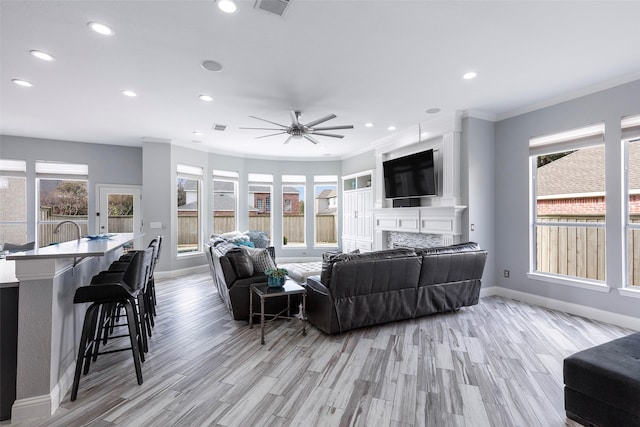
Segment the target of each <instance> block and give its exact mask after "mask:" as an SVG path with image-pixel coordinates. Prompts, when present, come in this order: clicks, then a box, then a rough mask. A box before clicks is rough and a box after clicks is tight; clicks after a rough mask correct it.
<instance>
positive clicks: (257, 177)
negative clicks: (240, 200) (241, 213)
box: [247, 173, 274, 242]
mask: <svg viewBox="0 0 640 427" xmlns="http://www.w3.org/2000/svg"><path fill="white" fill-rule="evenodd" d="M247 184H248V186H247V188H248V189H251V186H254V185H256V186H260V187H268V188H269V196H268V198H267V200H265V203H267V201H269V203H270V198H271V197H273V175H272V174H268V173H249V174H247ZM249 194H251V192H249ZM256 204H257V203H256ZM249 206H253V201H252V202H251V203H250V204H249ZM254 207H255V208H256V209H258V207H257V206H254ZM267 207H269V208H270V206H265V208H267ZM265 212H267V213H269V238H270V239H271V242H274V237H273V210H272V209H268V210H265ZM247 217H248V221H249V222H251V215H249V211H248V210H247Z"/></svg>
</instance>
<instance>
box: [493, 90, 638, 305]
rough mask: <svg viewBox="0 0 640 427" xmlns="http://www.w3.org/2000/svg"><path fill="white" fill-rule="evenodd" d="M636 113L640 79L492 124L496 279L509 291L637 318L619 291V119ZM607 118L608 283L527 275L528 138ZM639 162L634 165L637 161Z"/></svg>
mask: <svg viewBox="0 0 640 427" xmlns="http://www.w3.org/2000/svg"><path fill="white" fill-rule="evenodd" d="M638 113H640V81H635V82H632V83H628V84H625V85H621V86H618V87H615V88H612V89H608V90H605V91H602V92H598V93H595V94H592V95H588V96H584V97H581V98H578V99H574V100H571V101H567V102H563V103H561V104H558V105H554V106H551V107H548V108H544V109H541V110H537V111H533V112H530V113H527V114H523V115H520V116H517V117H513V118H510V119H505V120H502V121H500V122H498V123H497V124H496V154H495V165H496V169H495V173H496V196H495V218H496V233H495V235H496V269H497V271H498V272H502V270H504V269H508V270H510V272H511V277H510V278H504V277H503V276H502V274H501V273H500V274H498V275H497V284H498V285H499V286H501V287H504V288H508V289H509V290H513V291H518V292H524V293H528V294H532V295H535V296H538V297H543V298H550V299H553V300H559V301H563V302H565V303H569V304H578V305H581V306H587V307H591V308H593V309H596V310H605V311H608V312H613V313H618V314H621V315H627V316H633V317H638V316H639V315H640V311H639V310H638V299H636V298H630V297H624V296H621V295H620V294H619V293H618V291H617V289H616V288H620V287H621V286H623V276H622V272H623V268H624V266H623V264H624V261H623V260H624V257H623V247H624V245H623V240H622V232H621V230H622V229H623V228H622V227H623V210H622V209H623V205H622V203H623V195H622V194H621V192H620V190H619V189H620V188H621V182H622V173H621V153H622V144H621V143H620V119H621V118H622V117H623V116H628V115H633V114H638ZM603 121H604V122H605V126H606V131H605V141H606V142H605V146H606V149H605V150H606V151H605V156H606V160H605V161H606V168H607V173H606V181H607V182H606V189H607V200H608V203H607V229H606V245H607V248H606V249H607V264H606V266H607V283H608V285H609V286H610V287H612V288H614V289H613V290H612V291H611V292H608V293H602V292H597V291H592V290H587V289H581V288H576V287H570V286H565V285H558V284H553V283H548V282H542V281H538V280H532V279H529V278H527V276H526V273H527V272H528V270H529V151H528V144H529V139H530V138H531V137H534V136H539V135H545V134H550V133H554V132H559V131H563V130H568V129H572V128H577V127H580V126H585V125H588V124H590V123H598V122H603ZM636 167H637V165H636Z"/></svg>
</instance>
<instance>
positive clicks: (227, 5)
mask: <svg viewBox="0 0 640 427" xmlns="http://www.w3.org/2000/svg"><path fill="white" fill-rule="evenodd" d="M218 9H220V10H221V11H223V12H225V13H233V12H235V11H236V10H238V6H236V3H235V2H234V1H233V0H218Z"/></svg>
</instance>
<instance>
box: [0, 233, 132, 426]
mask: <svg viewBox="0 0 640 427" xmlns="http://www.w3.org/2000/svg"><path fill="white" fill-rule="evenodd" d="M129 244H133V246H134V248H140V247H141V245H142V235H134V234H133V233H120V234H114V235H111V237H110V238H109V239H95V240H91V239H88V238H82V239H79V240H73V241H70V242H65V243H60V244H55V245H51V246H45V247H42V248H37V249H34V250H31V251H26V252H18V253H14V254H10V255H8V256H7V260H10V261H14V262H15V276H16V277H17V280H18V282H19V285H18V292H19V300H18V353H17V354H18V357H17V376H16V401H15V402H14V404H13V407H12V410H11V420H12V422H19V421H24V420H27V419H30V418H36V417H42V416H49V415H51V414H53V412H54V411H55V410H56V409H57V408H58V406H59V404H60V402H61V401H62V399H64V396H65V394H66V392H67V391H68V390H69V388H70V387H71V383H72V381H73V374H74V368H75V358H76V356H77V349H78V345H79V342H80V334H81V332H82V322H83V319H84V314H85V310H86V308H87V305H86V304H74V303H73V296H74V294H75V290H76V289H77V288H78V287H80V286H85V285H88V284H89V283H90V282H91V278H92V277H93V276H94V275H95V274H97V273H98V272H100V271H102V270H105V269H107V268H108V267H109V265H110V264H111V262H113V261H114V260H116V259H117V258H118V257H119V256H120V254H121V253H122V250H123V249H122V248H123V246H125V245H129Z"/></svg>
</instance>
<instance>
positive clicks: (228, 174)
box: [211, 169, 240, 230]
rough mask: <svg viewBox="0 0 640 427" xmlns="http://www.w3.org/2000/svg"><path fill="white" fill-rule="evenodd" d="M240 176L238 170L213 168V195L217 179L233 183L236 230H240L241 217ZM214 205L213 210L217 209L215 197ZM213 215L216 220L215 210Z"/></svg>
mask: <svg viewBox="0 0 640 427" xmlns="http://www.w3.org/2000/svg"><path fill="white" fill-rule="evenodd" d="M239 176H240V174H239V173H238V172H234V171H223V170H218V169H214V170H213V178H212V180H211V185H212V190H211V194H212V197H213V196H214V195H215V181H222V182H230V183H232V184H233V196H234V198H235V206H234V210H235V215H234V216H235V220H234V222H235V223H234V230H238V224H239V218H240V214H239V210H240V204H239V201H240V195H239V189H238V182H239ZM212 205H213V211H215V210H216V203H215V197H214V199H213V203H212ZM211 215H212V218H211V220H212V221H214V222H215V217H214V216H213V212H211Z"/></svg>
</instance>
